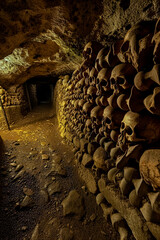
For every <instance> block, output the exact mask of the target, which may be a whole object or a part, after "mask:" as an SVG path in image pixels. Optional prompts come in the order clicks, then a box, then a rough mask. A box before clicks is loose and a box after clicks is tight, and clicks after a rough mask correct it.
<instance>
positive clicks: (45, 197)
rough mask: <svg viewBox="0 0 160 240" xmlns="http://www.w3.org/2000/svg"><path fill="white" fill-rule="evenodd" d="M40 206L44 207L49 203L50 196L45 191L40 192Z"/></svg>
mask: <svg viewBox="0 0 160 240" xmlns="http://www.w3.org/2000/svg"><path fill="white" fill-rule="evenodd" d="M39 194H40V204H41V205H44V204H45V203H47V202H49V195H48V192H47V191H46V190H45V189H42V190H41V191H40V192H39Z"/></svg>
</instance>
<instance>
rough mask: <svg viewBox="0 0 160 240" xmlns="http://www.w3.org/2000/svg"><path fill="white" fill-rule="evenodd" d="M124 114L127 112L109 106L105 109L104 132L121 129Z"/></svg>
mask: <svg viewBox="0 0 160 240" xmlns="http://www.w3.org/2000/svg"><path fill="white" fill-rule="evenodd" d="M124 114H125V112H123V111H121V110H119V109H114V108H112V107H111V106H107V107H106V108H105V109H104V112H103V120H102V124H103V127H104V131H106V128H108V129H117V128H119V127H120V125H121V121H122V119H123V116H124Z"/></svg>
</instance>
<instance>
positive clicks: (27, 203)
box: [20, 196, 33, 208]
mask: <svg viewBox="0 0 160 240" xmlns="http://www.w3.org/2000/svg"><path fill="white" fill-rule="evenodd" d="M32 204H33V199H32V198H31V197H29V196H25V197H24V199H23V201H22V202H21V203H20V208H27V207H31V206H32Z"/></svg>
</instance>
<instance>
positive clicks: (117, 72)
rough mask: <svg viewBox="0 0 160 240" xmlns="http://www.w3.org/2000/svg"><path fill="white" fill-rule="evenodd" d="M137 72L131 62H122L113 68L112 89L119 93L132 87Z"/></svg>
mask: <svg viewBox="0 0 160 240" xmlns="http://www.w3.org/2000/svg"><path fill="white" fill-rule="evenodd" d="M135 74H136V70H135V68H134V67H133V66H132V65H131V64H129V63H121V64H119V65H117V66H116V67H114V68H113V70H112V72H111V77H110V83H111V89H113V90H114V93H116V94H118V93H121V92H124V91H125V90H127V89H129V88H131V86H132V85H133V79H134V76H135Z"/></svg>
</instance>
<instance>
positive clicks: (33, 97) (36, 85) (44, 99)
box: [26, 76, 56, 108]
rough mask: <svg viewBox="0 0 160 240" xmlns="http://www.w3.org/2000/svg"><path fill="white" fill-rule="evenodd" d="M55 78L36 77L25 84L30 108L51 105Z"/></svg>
mask: <svg viewBox="0 0 160 240" xmlns="http://www.w3.org/2000/svg"><path fill="white" fill-rule="evenodd" d="M55 83H56V78H55V77H51V76H37V77H34V78H31V79H29V80H28V81H27V82H26V86H27V91H28V98H29V101H30V105H31V107H32V108H34V107H36V106H37V105H41V104H48V105H52V103H53V92H54V87H55Z"/></svg>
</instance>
